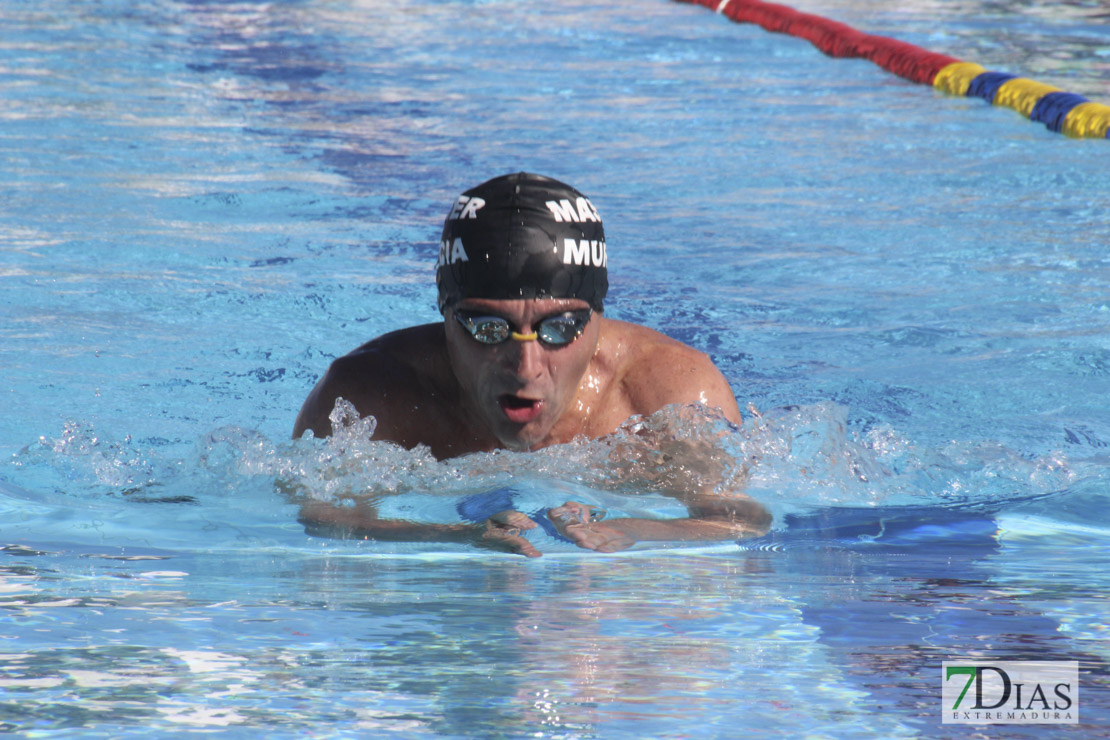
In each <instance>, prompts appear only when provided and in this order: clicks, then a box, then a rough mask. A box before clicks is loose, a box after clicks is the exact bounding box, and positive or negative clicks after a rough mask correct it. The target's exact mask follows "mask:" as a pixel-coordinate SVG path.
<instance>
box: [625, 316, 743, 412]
mask: <svg viewBox="0 0 1110 740" xmlns="http://www.w3.org/2000/svg"><path fill="white" fill-rule="evenodd" d="M605 329H606V334H605V343H604V345H603V348H604V351H605V354H606V355H607V357H608V358H609V362H611V363H612V373H613V377H614V378H615V379H617V380H619V382H620V384H621V388H622V391H623V393H624V394H625V396H626V397H627V398H628V399H629V402H630V403H631V405H632V407H633V408H634V410H635V413H638V414H650V413H654V412H655V411H658V410H659V409H661V408H662V407H664V406H667V405H670V404H674V403H680V404H690V403H700V404H703V405H705V406H708V407H710V408H718V409H720V410H721V411H722V412H723V413H724V415H725V416H726V417H727V418H728V419H729V420H731V421H734V422H736V423H739V422H740V411H739V409H738V408H737V405H736V397H735V396H734V395H733V393H732V388H731V387H730V386H729V384H728V381H727V380H726V379H725V377H724V376H723V375H722V374H721V371H720V370H718V369H717V366H716V365H714V364H713V361H712V360H711V359H710V358H709V355H707V354H705V353H704V352H699V351H698V350H696V349H694V348H693V347H690V346H689V345H686V344H683V343H682V342H679V341H678V340H676V339H672V338H670V337H668V336H666V335H665V334H662V333H660V332H657V331H655V330H654V329H649V328H647V327H645V326H640V325H638V324H631V323H628V322H625V321H615V320H612V319H606V324H605Z"/></svg>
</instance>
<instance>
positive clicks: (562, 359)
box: [446, 298, 601, 450]
mask: <svg viewBox="0 0 1110 740" xmlns="http://www.w3.org/2000/svg"><path fill="white" fill-rule="evenodd" d="M586 308H589V304H587V303H586V302H585V301H577V300H545V301H495V300H484V299H477V298H471V299H467V300H464V301H462V302H460V303H459V305H458V306H457V307H455V308H454V309H449V311H448V315H447V317H446V332H447V336H446V340H447V354H448V357H449V358H450V361H451V368H452V370H453V371H454V375H455V379H456V381H457V382H458V386H459V391H460V392H459V397H460V398H461V399H462V402H463V407H464V408H465V409H467V410H468V411H469V412H470V413H471V414H473V415H474V417H475V419H476V420H477V423H478V424H479V425H480V426H482V427H484V428H485V429H488V430H489V432H490V433H491V434H492V435H493V436H494V437H496V438H497V440H498V442H500V444H501V445H503V446H505V447H507V448H509V449H513V450H531V449H537V448H540V447H545V446H547V445H548V444H551V443H552V441H553V440H555V439H561V438H562V437H564V436H565V434H562V433H561V432H563V431H564V430H563V429H557V426H558V425H559V423H560V422H563V427H564V428H566V427H573V426H576V424H575V422H576V418H575V417H574V415H568V414H567V413H566V412H567V410H568V409H569V408H571V407H572V405H574V406H575V407H582V406H584V405H585V404H587V403H588V400H589V399H588V398H587V397H588V396H589V395H590V389H591V388H594V387H596V386H597V385H598V382H599V381H598V379H597V378H586V374H587V372H588V371H589V370H590V365H591V362H590V361H591V360H592V359H593V357H594V355H595V353H596V352H597V348H598V334H599V332H600V326H601V317H600V316H599V315H594V316H592V317H591V318H590V322H589V323H588V324H587V325H586V327H585V329H584V330H583V332H582V334H581V336H579V337H578V338H577V339H575V340H574V341H572V342H570V343H569V344H565V345H562V346H553V345H550V344H546V343H544V342H541V341H539V340H526V341H519V340H517V339H509V340H508V341H505V342H502V343H501V344H494V345H489V344H483V343H481V342H479V341H477V340H475V339H474V338H473V337H471V336H470V333H469V332H467V331H466V329H464V328H463V326H462V325H461V324H459V323H458V322H457V321H455V320H454V315H453V314H454V311H455V310H461V311H469V312H473V313H480V314H483V315H490V316H497V317H500V318H503V319H506V320H508V322H509V324H510V325H511V326H512V327H513V330H514V331H516V332H518V333H520V334H524V335H528V334H531V333H533V332H534V331H536V329H537V328H538V327H537V324H538V323H539V322H540V321H542V320H543V319H546V318H547V317H549V316H558V315H559V314H562V313H565V312H567V311H575V310H579V309H586ZM596 372H598V371H597V370H596V369H595V373H596ZM580 389H581V390H582V392H581V393H580V392H579V391H580Z"/></svg>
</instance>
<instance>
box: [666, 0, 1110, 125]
mask: <svg viewBox="0 0 1110 740" xmlns="http://www.w3.org/2000/svg"><path fill="white" fill-rule="evenodd" d="M676 2H681V3H689V4H692V5H701V6H703V7H706V8H709V9H711V10H713V11H715V12H716V13H719V14H721V15H724V16H725V17H727V18H729V19H731V20H733V21H735V22H737V23H752V24H755V25H757V26H760V27H762V28H763V29H765V30H767V31H771V32H774V33H785V34H788V35H790V36H795V37H797V38H802V39H805V40H806V41H809V42H810V43H811V44H813V45H814V46H816V47H817V48H818V49H819V50H820V51H822V52H823V53H825V54H827V55H828V56H831V57H836V58H858V59H867V60H870V61H872V62H874V63H875V64H877V65H878V66H880V67H882V68H883V69H885V70H887V71H888V72H891V73H893V74H896V75H898V76H899V77H901V78H903V79H905V80H909V81H910V82H916V83H918V84H922V85H932V86H933V87H934V88H935V89H937V90H940V91H941V92H944V93H946V94H949V95H956V96H961V97H973V98H983V99H984V100H986V101H987V102H988V103H991V104H992V105H998V106H1005V107H1007V108H1012V109H1013V110H1015V111H1017V112H1018V113H1020V114H1021V115H1023V116H1025V117H1026V118H1028V119H1030V120H1032V121H1037V122H1039V123H1043V124H1044V125H1045V126H1046V127H1047V128H1048V129H1049V130H1050V131H1055V132H1057V133H1062V134H1065V135H1066V136H1072V137H1076V138H1087V139H1106V138H1110V106H1107V105H1103V104H1102V103H1096V102H1092V101H1090V100H1088V99H1087V98H1085V97H1083V96H1082V95H1077V94H1075V93H1069V92H1065V91H1063V90H1061V89H1060V88H1058V87H1053V86H1052V85H1045V84H1044V83H1041V82H1036V81H1035V80H1028V79H1025V78H1023V77H1018V76H1016V75H1011V74H1007V73H1005V72H992V71H989V70H987V69H985V68H983V67H982V66H980V65H978V64H974V63H972V62H964V61H960V60H959V59H955V58H953V57H950V56H947V55H946V54H937V53H935V52H932V51H929V50H927V49H922V48H921V47H919V46H914V45H913V44H908V43H906V42H904V41H898V40H897V39H893V38H890V37H888V36H876V35H874V34H868V33H863V32H861V31H857V30H856V29H854V28H852V27H851V26H847V25H845V24H843V23H839V22H837V21H833V20H830V19H828V18H824V17H822V16H819V15H813V14H811V13H802V12H800V11H797V10H794V9H793V8H790V7H787V6H786V5H778V4H775V3H766V2H761V1H760V0H676Z"/></svg>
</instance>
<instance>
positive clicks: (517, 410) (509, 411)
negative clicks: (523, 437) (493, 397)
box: [497, 393, 543, 424]
mask: <svg viewBox="0 0 1110 740" xmlns="http://www.w3.org/2000/svg"><path fill="white" fill-rule="evenodd" d="M497 401H498V403H499V404H501V412H502V413H503V414H505V417H506V418H507V419H508V420H509V421H511V422H513V423H514V424H527V423H528V422H530V421H532V420H533V419H535V418H536V417H537V416H539V415H540V412H541V411H543V401H540V400H537V399H534V398H523V397H521V396H515V395H513V394H511V393H506V394H504V395H502V396H499V397H498V399H497Z"/></svg>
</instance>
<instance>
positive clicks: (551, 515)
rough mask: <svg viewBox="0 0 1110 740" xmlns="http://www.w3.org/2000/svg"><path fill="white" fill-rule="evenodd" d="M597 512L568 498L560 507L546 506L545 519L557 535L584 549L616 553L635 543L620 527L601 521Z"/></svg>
mask: <svg viewBox="0 0 1110 740" xmlns="http://www.w3.org/2000/svg"><path fill="white" fill-rule="evenodd" d="M596 511H597V510H596V509H594V508H592V507H590V506H583V505H582V504H580V503H578V502H577V501H567V502H566V503H565V504H563V505H562V506H556V507H555V508H554V509H548V510H547V518H548V519H550V520H551V523H552V524H554V525H555V529H556V530H557V531H558V532H559V534H561V535H563V536H564V537H566V538H567V539H568V540H570V541H571V542H573V543H574V544H576V545H578V546H579V547H582V548H585V549H586V550H595V551H597V552H619V551H620V550H627V549H628V548H630V547H632V546H633V545H635V544H636V540H634V539H632V538H631V537H629V536H628V535H627V534H626V533H625V532H623V531H621V530H620V529H617V528H616V527H613V526H610V525H607V524H602V523H601V522H600V521H599V518H598V516H597V515H596V513H595V512H596ZM618 521H619V520H618Z"/></svg>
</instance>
